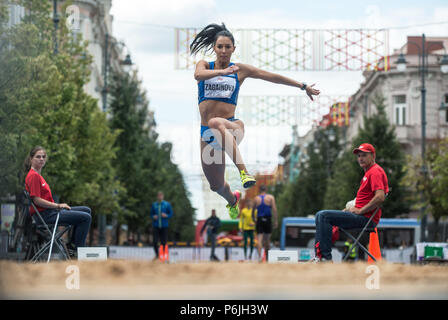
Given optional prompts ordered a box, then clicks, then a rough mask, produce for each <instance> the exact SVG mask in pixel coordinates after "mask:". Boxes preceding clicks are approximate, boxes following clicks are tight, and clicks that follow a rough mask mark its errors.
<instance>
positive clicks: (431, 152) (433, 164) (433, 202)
mask: <svg viewBox="0 0 448 320" xmlns="http://www.w3.org/2000/svg"><path fill="white" fill-rule="evenodd" d="M447 151H448V139H443V140H438V141H436V142H434V143H432V144H430V145H429V148H428V150H427V151H426V154H425V168H426V171H424V170H422V167H423V163H422V159H421V158H412V157H411V156H409V157H408V164H407V174H406V176H405V178H404V179H403V183H402V184H403V186H404V187H406V188H407V189H408V193H407V194H408V196H407V200H408V202H409V203H410V204H411V205H412V208H413V209H415V210H420V209H421V208H422V207H425V209H426V210H425V214H428V213H431V215H432V217H433V218H434V226H435V234H434V235H433V237H434V240H435V241H443V239H441V238H440V235H439V234H438V226H439V222H440V219H441V218H442V217H446V216H448V202H447V199H446V198H447V197H446V193H447V190H448V188H447V187H448V185H447V181H448V171H447V167H446V166H447V165H448V157H447ZM422 195H423V198H422Z"/></svg>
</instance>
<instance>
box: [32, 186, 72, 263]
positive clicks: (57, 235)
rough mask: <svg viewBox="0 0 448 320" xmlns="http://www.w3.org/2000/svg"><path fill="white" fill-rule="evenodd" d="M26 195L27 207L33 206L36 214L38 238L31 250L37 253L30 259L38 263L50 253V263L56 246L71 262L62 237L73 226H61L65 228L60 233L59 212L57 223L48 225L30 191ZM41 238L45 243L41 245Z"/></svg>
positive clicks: (34, 215) (33, 242)
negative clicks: (46, 253) (54, 245)
mask: <svg viewBox="0 0 448 320" xmlns="http://www.w3.org/2000/svg"><path fill="white" fill-rule="evenodd" d="M23 192H24V195H25V206H27V207H28V208H29V206H30V205H31V206H33V208H34V211H35V213H34V214H33V218H34V222H35V231H36V235H37V238H35V239H34V241H32V243H31V246H30V250H33V249H35V250H36V253H35V254H34V255H33V257H32V258H31V259H30V260H31V261H32V262H34V263H35V262H37V261H39V259H41V257H42V256H43V255H44V254H45V252H47V251H48V259H47V263H48V262H50V259H51V253H52V250H53V244H56V246H57V248H58V249H59V251H60V252H61V254H62V256H63V257H64V259H65V260H70V256H69V253H68V250H67V247H66V246H65V243H64V242H63V241H62V239H61V238H62V236H63V235H64V234H65V233H66V232H68V231H69V230H70V229H71V227H72V226H71V225H59V226H63V227H64V228H63V229H62V230H60V231H58V221H59V213H60V212H59V211H58V215H57V217H56V221H55V223H52V224H47V223H46V222H45V221H44V219H43V218H42V216H41V215H40V213H39V211H38V210H37V208H36V206H35V205H34V202H33V201H32V199H31V197H30V194H29V193H28V191H26V190H24V191H23ZM51 229H52V230H51ZM39 237H40V238H43V239H44V243H43V244H41V241H39Z"/></svg>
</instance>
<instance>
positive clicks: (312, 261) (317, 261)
mask: <svg viewBox="0 0 448 320" xmlns="http://www.w3.org/2000/svg"><path fill="white" fill-rule="evenodd" d="M324 262H333V261H332V260H328V259H325V258H319V257H314V258H313V259H311V260H309V261H308V263H324Z"/></svg>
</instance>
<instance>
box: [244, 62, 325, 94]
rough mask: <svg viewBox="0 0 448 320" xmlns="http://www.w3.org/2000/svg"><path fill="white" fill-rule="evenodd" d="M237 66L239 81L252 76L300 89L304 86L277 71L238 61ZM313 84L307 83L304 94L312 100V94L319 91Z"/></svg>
mask: <svg viewBox="0 0 448 320" xmlns="http://www.w3.org/2000/svg"><path fill="white" fill-rule="evenodd" d="M238 66H239V67H240V71H239V75H240V81H244V79H245V78H254V79H261V80H265V81H269V82H273V83H278V84H284V85H287V86H291V87H296V88H300V89H302V88H303V86H304V83H301V82H298V81H296V80H293V79H291V78H288V77H285V76H282V75H281V74H278V73H273V72H269V71H265V70H262V69H259V68H256V67H254V66H251V65H249V64H243V63H238ZM313 86H314V84H312V85H307V86H306V89H305V91H306V94H307V95H308V97H310V99H311V100H313V95H318V94H319V93H320V90H317V89H314V88H313Z"/></svg>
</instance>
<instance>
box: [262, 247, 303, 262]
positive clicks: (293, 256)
mask: <svg viewBox="0 0 448 320" xmlns="http://www.w3.org/2000/svg"><path fill="white" fill-rule="evenodd" d="M298 261H299V255H298V252H297V251H291V250H269V251H268V262H269V263H298Z"/></svg>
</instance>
